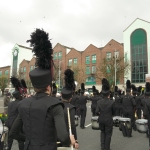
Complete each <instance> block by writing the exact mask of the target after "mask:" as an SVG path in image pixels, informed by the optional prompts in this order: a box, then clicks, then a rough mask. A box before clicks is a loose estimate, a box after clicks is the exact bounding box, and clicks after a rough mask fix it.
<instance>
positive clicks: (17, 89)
mask: <svg viewBox="0 0 150 150" xmlns="http://www.w3.org/2000/svg"><path fill="white" fill-rule="evenodd" d="M10 82H11V83H12V85H13V87H14V88H15V91H14V92H13V93H12V95H13V97H15V98H19V97H20V96H21V95H22V94H23V91H22V85H21V82H20V81H19V79H17V78H16V77H15V76H12V77H11V78H10Z"/></svg>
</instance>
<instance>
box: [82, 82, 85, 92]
mask: <svg viewBox="0 0 150 150" xmlns="http://www.w3.org/2000/svg"><path fill="white" fill-rule="evenodd" d="M81 90H83V91H84V90H85V87H84V83H81Z"/></svg>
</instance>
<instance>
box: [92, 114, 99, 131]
mask: <svg viewBox="0 0 150 150" xmlns="http://www.w3.org/2000/svg"><path fill="white" fill-rule="evenodd" d="M91 123H92V129H93V130H100V128H99V122H98V116H94V117H92V119H91Z"/></svg>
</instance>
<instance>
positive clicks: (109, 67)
mask: <svg viewBox="0 0 150 150" xmlns="http://www.w3.org/2000/svg"><path fill="white" fill-rule="evenodd" d="M110 69H111V66H110V65H108V66H107V68H106V71H107V73H110Z"/></svg>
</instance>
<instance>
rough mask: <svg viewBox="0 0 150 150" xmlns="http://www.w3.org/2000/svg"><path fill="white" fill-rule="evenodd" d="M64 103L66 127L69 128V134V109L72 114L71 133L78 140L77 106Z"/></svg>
mask: <svg viewBox="0 0 150 150" xmlns="http://www.w3.org/2000/svg"><path fill="white" fill-rule="evenodd" d="M63 103H64V106H65V107H64V115H65V122H66V126H67V130H68V132H69V123H68V111H67V108H69V112H70V122H71V131H72V134H73V135H74V138H75V140H77V132H76V126H75V110H76V108H75V106H73V105H72V104H70V103H68V102H63Z"/></svg>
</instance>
